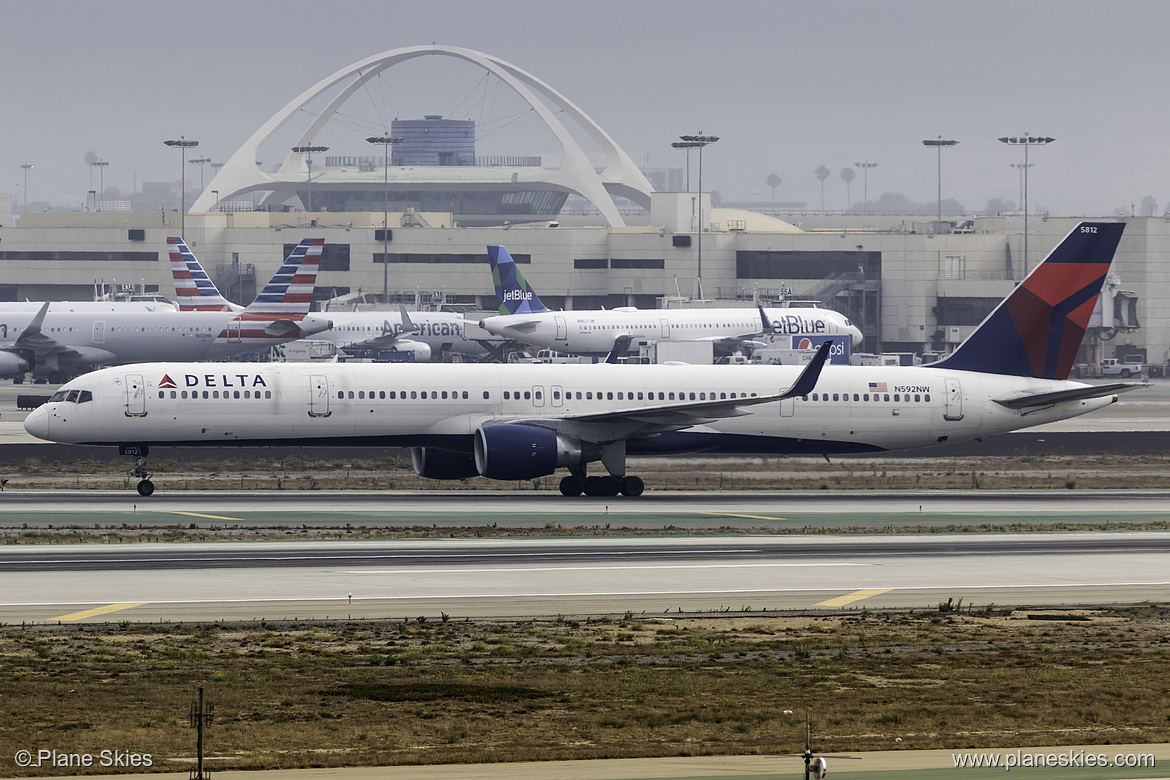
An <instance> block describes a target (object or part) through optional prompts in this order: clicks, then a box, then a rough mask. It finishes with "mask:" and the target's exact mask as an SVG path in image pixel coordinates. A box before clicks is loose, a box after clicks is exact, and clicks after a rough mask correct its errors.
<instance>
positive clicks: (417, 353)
mask: <svg viewBox="0 0 1170 780" xmlns="http://www.w3.org/2000/svg"><path fill="white" fill-rule="evenodd" d="M393 351H394V352H413V353H414V362H415V363H430V362H431V354H432V350H431V345H430V344H428V343H426V342H425V341H411V340H410V339H398V340H397V341H395V342H394V349H393Z"/></svg>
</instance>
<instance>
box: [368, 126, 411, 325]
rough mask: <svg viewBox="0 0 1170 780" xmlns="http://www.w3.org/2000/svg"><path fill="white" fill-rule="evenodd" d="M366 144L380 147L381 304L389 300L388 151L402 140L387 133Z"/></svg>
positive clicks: (374, 136)
mask: <svg viewBox="0 0 1170 780" xmlns="http://www.w3.org/2000/svg"><path fill="white" fill-rule="evenodd" d="M366 142H367V143H371V144H379V145H381V147H382V188H383V194H382V209H383V211H382V303H387V302H388V301H389V300H390V293H389V285H390V271H389V269H390V150H391V149H392V148H393V147H394V144H400V143H402V138H401V137H400V136H396V135H390V133H388V132H387V133H383V134H382V135H373V136H370V137H369V138H367V139H366Z"/></svg>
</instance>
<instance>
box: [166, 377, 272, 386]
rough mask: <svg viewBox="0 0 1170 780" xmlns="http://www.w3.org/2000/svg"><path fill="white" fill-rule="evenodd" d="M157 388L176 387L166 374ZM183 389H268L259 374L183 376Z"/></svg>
mask: <svg viewBox="0 0 1170 780" xmlns="http://www.w3.org/2000/svg"><path fill="white" fill-rule="evenodd" d="M158 386H159V388H160V389H162V388H168V387H169V388H175V387H178V385H176V384H175V380H173V379H171V377H170V376H169V375H168V374H163V376H162V379H160V380H159V381H158ZM183 387H268V383H267V382H265V381H264V377H262V376H260V375H259V374H184V375H183Z"/></svg>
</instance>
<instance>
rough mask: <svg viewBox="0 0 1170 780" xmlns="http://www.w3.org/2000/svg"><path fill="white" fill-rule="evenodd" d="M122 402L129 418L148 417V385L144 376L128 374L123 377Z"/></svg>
mask: <svg viewBox="0 0 1170 780" xmlns="http://www.w3.org/2000/svg"><path fill="white" fill-rule="evenodd" d="M122 384H123V387H122V402H123V404H124V405H125V407H126V416H127V417H145V416H146V384H145V383H144V382H143V381H142V374H126V375H125V376H124V377H122Z"/></svg>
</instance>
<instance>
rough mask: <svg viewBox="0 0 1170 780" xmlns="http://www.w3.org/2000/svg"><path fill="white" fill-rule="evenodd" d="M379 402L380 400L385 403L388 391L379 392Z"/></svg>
mask: <svg viewBox="0 0 1170 780" xmlns="http://www.w3.org/2000/svg"><path fill="white" fill-rule="evenodd" d="M378 400H379V401H385V400H386V391H385V390H379V391H378Z"/></svg>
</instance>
